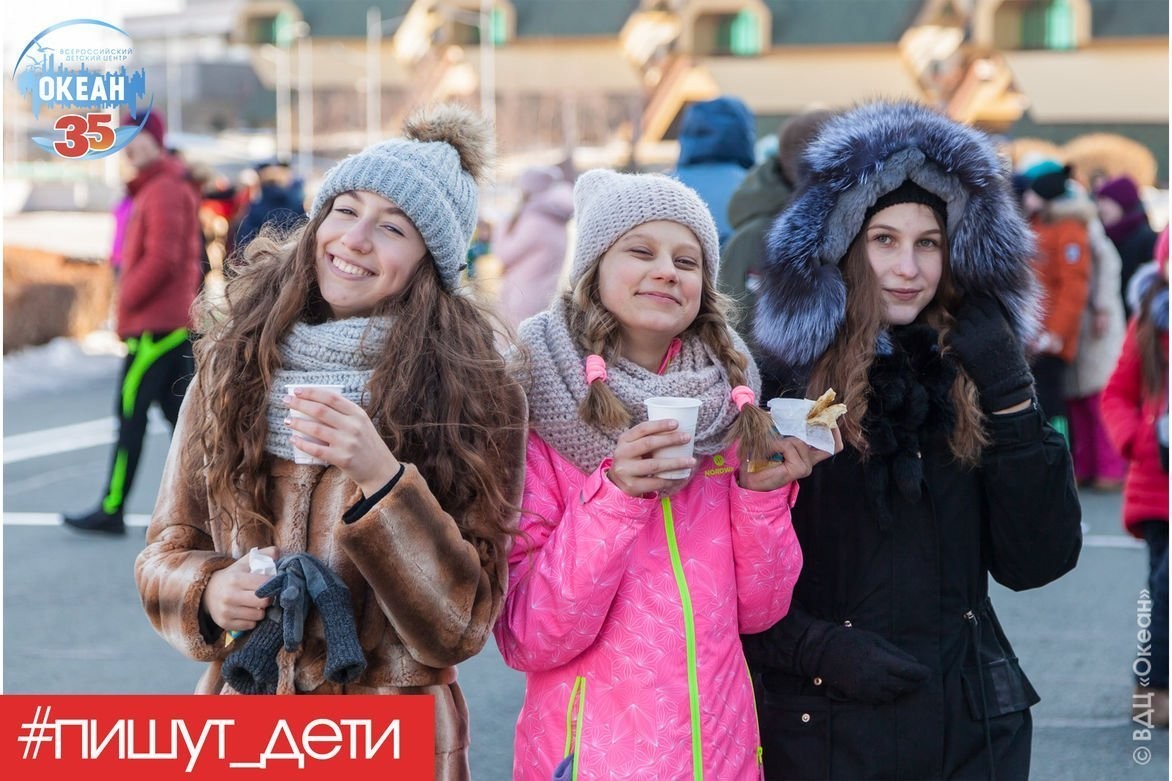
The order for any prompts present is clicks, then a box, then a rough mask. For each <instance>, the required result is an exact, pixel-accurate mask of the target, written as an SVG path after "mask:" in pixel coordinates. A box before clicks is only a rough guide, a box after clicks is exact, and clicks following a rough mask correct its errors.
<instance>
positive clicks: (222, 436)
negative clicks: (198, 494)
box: [183, 199, 526, 541]
mask: <svg viewBox="0 0 1172 781" xmlns="http://www.w3.org/2000/svg"><path fill="white" fill-rule="evenodd" d="M332 205H333V199H331V200H330V202H328V203H326V204H325V205H324V206H323V208H321V209H319V210H318V211H317V213H316V215H315V216H314V217H313V219H312V220H310V221H309V222H308V223H307V224H305V225H303V226H302V227H300V228H298V229H297V230H295V231H294V232H293V233H292V234H291V235H290V236H288V237H287V238H285V237H282V236H279V235H276V234H274V233H271V232H270V233H264V232H262V234H261V235H260V236H258V237H257V238H256V239H254V240H253V241H252V242H251V243H250V244H249V245H248V247H247V248H246V250H245V254H244V256H240V257H236V258H234V259H233V262H232V265H231V268H230V269H229V273H228V274H226V277H227V283H226V289H225V291H224V298H223V300H217V299H216V298H215V297H214V296H212V295H211V294H210V293H209V292H208V291H205V292H204V293H203V294H202V295H201V297H200V299H199V300H197V302H196V308H197V311H198V315H199V316H198V317H197V320H196V322H201V323H204V324H205V327H206V330H205V331H204V333H202V335H201V336H200V337H199V338H198V339H197V340H196V343H195V358H196V381H195V387H196V388H197V393H198V397H199V398H198V403H200V404H201V405H202V407H203V414H202V415H200V416H199V421H200V424H199V426H198V429H197V431H196V436H193V437H190V438H189V439H188V440H187V441H186V442H184V443H183V447H184V448H186V449H188V450H189V451H190V453H189V455H191V456H194V461H193V462H194V463H200V462H201V461H202V462H203V463H204V464H205V467H206V475H198V476H197V475H192V476H191V478H192V480H193V481H194V482H196V483H198V486H199V487H200V488H199V489H200V490H203V488H202V486H204V485H205V483H206V490H207V491H208V492H209V495H210V498H211V499H212V501H213V503H214V505H216V506H218V508H220V511H221V513H223V516H224V517H222V518H213V519H212V520H213V522H220V523H224V524H229V525H239V526H244V525H248V524H263V525H267V526H271V523H272V522H271V520H270V517H271V512H270V497H269V495H268V480H267V476H268V474H269V467H270V465H271V459H272V456H271V455H269V454H267V453H266V451H265V437H266V433H267V426H266V424H265V420H266V408H267V405H268V403H269V389H270V387H271V386H272V382H273V376H274V373H275V372H276V371H277V370H278V369H279V368H280V354H279V350H278V348H279V345H280V344H281V340H282V339H283V338H284V337H285V335H286V334H288V333H289V331H290V330H291V329H292V327H293V325H294V324H295V323H297V322H298V321H305V322H309V323H321V322H324V321H325V320H326V319H328V316H329V309H328V306H327V304H326V302H325V301H324V300H323V299H322V296H321V292H320V290H319V289H318V285H317V279H316V273H315V268H314V260H315V253H316V249H315V235H316V232H317V228H318V226H319V225H320V224H321V223H322V221H323V220H324V219H325V216H326V215H328V214H329V212H330V209H331V208H332ZM372 316H374V317H380V316H393V322H392V325H391V328H390V331H389V333H388V335H387V340H386V349H384V350H382V351H381V352H380V353H379V356H378V360H377V362H376V364H375V365H374V367H373V374H372V376H371V378H370V382H369V385H368V393H367V394H366V398H367V399H368V401H367V406H366V412H367V414H368V415H370V418H371V420H372V421H373V422H374V425H375V427H376V428H377V429H378V431H379V432H380V433H381V435H382V438H383V441H385V442H386V444H387V447H389V448H390V450H391V452H392V453H394V454H395V456H396V458H398V459H399V460H400V461H403V462H407V463H412V464H414V465H415V466H416V467H417V468H418V469H419V471H420V473H421V474H422V475H423V477H424V478H425V479H426V480H427V484H428V486H429V488H430V489H431V492H432V493H433V494H434V495H435V497H436V498H437V499H438V500H439V502H440V504H441V505H442V506H443V508H444V510H446V511H447V512H448V513H450V514H451V515H452V516H453V517H454V518H455V519H456V521H457V523H459V524H461V525H463V523H464V521H465V517H466V516H467V517H470V518H471V517H474V518H476V519H478V524H483V526H482V527H481V528H476V529H463V530H464V531H465V532H467V533H469V534H470V535H471V536H473V537H476V538H478V539H480V540H488V541H491V540H499V539H501V535H511V534H514V533H515V520H514V519H515V518H516V512H517V509H518V508H516V507H515V506H514V505H512V504H511V497H509V496H508V495H506V492H505V489H506V486H504V485H503V483H504V481H503V480H502V479H501V471H502V470H501V466H500V465H501V464H510V465H511V464H514V463H517V464H519V463H520V462H521V454H520V453H519V452H506V449H508V448H510V447H511V445H517V446H518V447H523V444H524V433H523V432H524V430H525V425H526V421H525V408H524V401H523V393H522V391H521V388H520V386H519V384H517V383H516V382H515V381H514V380H513V379H512V378H511V374H510V372H509V371H508V367H507V366H506V362H505V359H504V358H503V357H502V356H501V354H500V352H499V351H498V350H497V348H496V346H495V344H494V337H495V332H494V327H493V322H494V316H493V315H492V314H491V313H490V312H488V311H487V310H485V309H483V308H482V307H481V306H480V305H479V304H477V303H476V302H475V301H474V300H472V299H471V298H470V297H467V296H464V295H462V294H459V293H449V292H447V291H446V290H444V289H443V287H442V286H441V284H440V280H439V276H438V274H437V272H436V269H435V266H434V264H433V263H432V262H431V259H430V256H427V257H425V258H424V262H423V263H421V264H420V266H419V269H418V271H417V272H416V273H415V274H414V275H413V276H412V278H411V279H410V280H409V281H408V283H407V285H406V287H405V288H404V289H403V290H402V291H401V292H400V293H398V294H397V295H395V296H392V297H389V298H388V299H386V300H384V301H383V302H382V303H381V304H380V305H379V306H378V307H377V309H376V310H375V311H374V312H372ZM508 432H513V435H512V436H510V435H508Z"/></svg>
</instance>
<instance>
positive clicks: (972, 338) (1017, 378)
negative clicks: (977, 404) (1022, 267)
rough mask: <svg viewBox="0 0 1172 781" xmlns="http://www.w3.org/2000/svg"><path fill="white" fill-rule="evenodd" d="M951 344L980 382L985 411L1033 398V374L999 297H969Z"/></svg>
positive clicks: (978, 385)
mask: <svg viewBox="0 0 1172 781" xmlns="http://www.w3.org/2000/svg"><path fill="white" fill-rule="evenodd" d="M949 346H950V347H951V348H952V351H953V352H954V353H956V357H957V358H959V359H960V362H961V365H963V366H964V370H965V372H967V373H968V375H969V377H970V378H972V381H973V383H974V384H975V385H976V386H977V392H978V393H980V396H981V407H982V408H984V410H985V411H986V412H995V411H996V410H1001V409H1006V408H1007V407H1012V406H1014V405H1015V404H1020V403H1021V402H1023V401H1028V400H1029V399H1031V398H1033V396H1034V375H1033V374H1032V373H1030V367H1029V364H1027V363H1026V359H1025V354H1024V353H1023V352H1022V349H1021V345H1020V343H1019V342H1018V340H1017V338H1016V337H1015V336H1014V335H1013V331H1012V329H1010V327H1009V321H1008V320H1007V319H1006V317H1005V312H1004V311H1003V310H1002V309H1001V304H999V303H998V302H997V299H995V298H993V297H992V296H975V297H973V298H969V299H966V300H965V302H964V303H963V304H962V305H961V307H960V311H958V312H957V313H956V322H955V323H954V324H953V326H952V335H951V339H950V342H949Z"/></svg>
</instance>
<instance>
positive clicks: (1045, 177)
mask: <svg viewBox="0 0 1172 781" xmlns="http://www.w3.org/2000/svg"><path fill="white" fill-rule="evenodd" d="M1069 179H1070V167H1069V166H1062V165H1060V164H1059V163H1056V162H1054V161H1052V160H1043V161H1041V162H1039V163H1035V164H1034V165H1032V166H1030V167H1029V168H1027V169H1026V170H1025V171H1024V172H1022V173H1021V174H1019V176H1018V178H1017V186H1018V188H1019V190H1020V193H1021V205H1022V212H1023V214H1024V215H1025V217H1026V218H1027V219H1028V220H1029V223H1030V228H1031V229H1032V230H1033V232H1034V237H1035V239H1036V241H1037V254H1036V255H1035V256H1034V272H1035V273H1036V274H1037V276H1038V281H1039V282H1040V283H1041V286H1042V290H1043V300H1042V322H1041V328H1040V329H1039V332H1038V334H1037V336H1036V337H1035V339H1034V342H1033V344H1032V345H1031V347H1032V352H1033V372H1034V381H1035V387H1036V389H1037V395H1038V403H1039V404H1040V405H1041V407H1042V411H1043V413H1044V414H1045V415H1046V418H1047V419H1048V420H1049V421H1050V424H1051V425H1052V426H1054V428H1056V429H1057V430H1059V431H1061V432H1062V433H1063V435H1064V436H1066V438H1067V441H1068V442H1069V441H1070V427H1069V423H1068V417H1067V412H1066V400H1065V398H1064V396H1065V393H1064V389H1063V381H1064V379H1065V376H1066V370H1067V367H1068V366H1069V365H1070V363H1071V362H1072V361H1073V360H1074V356H1075V353H1076V352H1077V351H1078V335H1079V324H1080V321H1081V317H1082V311H1083V309H1085V308H1086V304H1087V296H1088V295H1089V290H1090V288H1089V284H1090V275H1091V251H1090V239H1089V237H1088V235H1087V227H1086V224H1085V223H1083V222H1082V221H1081V220H1078V219H1076V218H1075V217H1073V216H1070V215H1068V214H1066V213H1064V212H1061V211H1059V210H1055V209H1052V208H1051V204H1052V202H1053V201H1055V200H1057V199H1059V198H1061V197H1063V196H1064V195H1065V194H1066V186H1067V181H1068V180H1069Z"/></svg>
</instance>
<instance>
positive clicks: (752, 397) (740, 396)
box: [729, 385, 757, 410]
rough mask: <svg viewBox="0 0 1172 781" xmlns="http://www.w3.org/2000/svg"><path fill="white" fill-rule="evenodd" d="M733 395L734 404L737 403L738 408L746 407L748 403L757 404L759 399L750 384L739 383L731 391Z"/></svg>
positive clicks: (730, 394)
mask: <svg viewBox="0 0 1172 781" xmlns="http://www.w3.org/2000/svg"><path fill="white" fill-rule="evenodd" d="M729 396H731V397H732V400H733V404H736V405H737V409H738V410H742V409H744V408H745V405H746V404H755V403H756V401H757V394H755V393H753V389H752V388H750V387H749V386H748V385H738V386H737V387H735V388H733V389H732V392H731V393H729Z"/></svg>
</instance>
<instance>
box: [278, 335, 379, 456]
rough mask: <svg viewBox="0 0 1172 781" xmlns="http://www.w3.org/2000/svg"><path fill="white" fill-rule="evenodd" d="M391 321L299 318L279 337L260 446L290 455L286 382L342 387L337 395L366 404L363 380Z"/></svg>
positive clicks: (366, 378)
mask: <svg viewBox="0 0 1172 781" xmlns="http://www.w3.org/2000/svg"><path fill="white" fill-rule="evenodd" d="M390 328H391V320H390V319H389V318H377V317H350V318H346V319H344V320H329V321H327V322H325V323H321V324H319V325H310V324H309V323H304V322H298V323H296V324H294V326H293V328H292V329H291V330H290V331H289V333H288V334H286V335H285V338H284V339H282V340H281V344H280V347H279V348H278V349H279V350H280V353H281V367H280V368H279V369H278V370H277V371H276V372H274V374H273V384H272V387H271V388H269V406H268V431H267V433H266V437H265V450H267V451H268V452H270V453H272V454H273V455H275V456H278V457H280V458H285V459H289V460H292V459H293V445H292V443H291V441H290V439H289V429H288V428H287V427H286V426H285V423H284V420H285V416H286V415H288V414H289V408H288V407H287V406H286V405H285V395H286V390H285V386H286V385H287V384H289V383H318V384H325V385H341V386H342V395H343V396H345V397H346V398H347V399H349V400H350V401H352V402H354V403H355V404H357V405H358V406H360V407H362V408H364V409H365V408H366V407H367V405H368V403H369V398H368V397H367V389H366V384H367V382H368V381H369V380H370V375H371V373H372V372H373V370H374V365H375V363H376V362H377V361H378V355H379V353H380V352H381V351H383V350H385V349H386V343H387V335H388V334H389V333H390Z"/></svg>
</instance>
